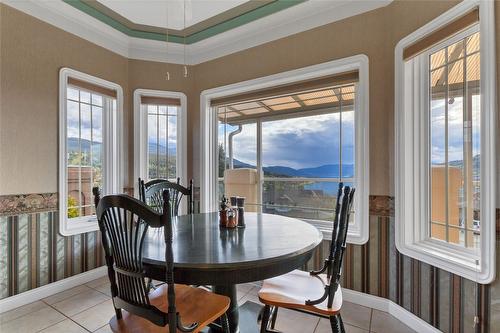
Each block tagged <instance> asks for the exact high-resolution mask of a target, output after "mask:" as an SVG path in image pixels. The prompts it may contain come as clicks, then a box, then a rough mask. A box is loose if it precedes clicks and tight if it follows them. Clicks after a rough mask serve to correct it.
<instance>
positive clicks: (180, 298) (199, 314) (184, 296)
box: [109, 284, 230, 333]
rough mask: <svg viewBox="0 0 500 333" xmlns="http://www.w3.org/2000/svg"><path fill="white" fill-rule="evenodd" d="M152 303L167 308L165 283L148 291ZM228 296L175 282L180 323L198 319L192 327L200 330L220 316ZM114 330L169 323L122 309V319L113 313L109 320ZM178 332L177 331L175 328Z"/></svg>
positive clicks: (152, 329)
mask: <svg viewBox="0 0 500 333" xmlns="http://www.w3.org/2000/svg"><path fill="white" fill-rule="evenodd" d="M149 300H150V303H151V305H154V306H156V307H157V308H158V309H160V310H161V311H163V312H165V313H166V312H167V307H168V301H167V285H166V284H165V285H162V286H160V287H159V288H158V289H156V290H154V291H153V292H151V294H150V295H149ZM229 303H230V299H229V297H226V296H223V295H218V294H214V293H211V292H209V291H206V290H203V289H201V288H194V287H190V286H186V285H181V284H176V285H175V307H176V310H177V312H179V314H180V317H181V320H182V324H183V325H184V326H188V325H189V324H192V323H198V327H197V328H196V329H195V330H194V331H193V332H194V333H196V332H199V331H200V330H201V329H203V327H206V326H207V325H208V324H210V323H212V322H213V321H215V320H216V319H218V318H219V317H220V316H222V315H223V314H224V313H225V312H226V310H227V309H228V308H229ZM109 325H110V326H111V330H112V331H113V332H123V333H132V332H133V333H136V332H137V333H139V332H153V333H155V332H158V333H159V332H162V333H166V332H169V329H168V325H167V326H165V327H162V326H158V325H155V324H153V323H152V322H150V321H149V320H147V319H145V318H142V317H140V316H136V315H133V314H131V313H129V312H127V311H125V310H122V319H118V320H117V319H116V316H113V318H111V320H110V321H109ZM177 332H180V331H179V330H177Z"/></svg>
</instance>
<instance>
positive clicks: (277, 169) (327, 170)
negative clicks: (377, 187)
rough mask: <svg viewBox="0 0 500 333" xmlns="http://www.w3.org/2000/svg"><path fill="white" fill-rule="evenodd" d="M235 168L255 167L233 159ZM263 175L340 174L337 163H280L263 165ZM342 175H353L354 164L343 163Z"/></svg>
mask: <svg viewBox="0 0 500 333" xmlns="http://www.w3.org/2000/svg"><path fill="white" fill-rule="evenodd" d="M233 165H234V167H235V168H255V166H254V165H251V164H248V163H245V162H242V161H239V160H237V159H234V160H233ZM263 170H264V175H266V176H275V177H307V178H338V177H339V174H340V172H339V171H340V165H339V164H325V165H321V166H318V167H313V168H301V169H294V168H290V167H285V166H281V165H274V166H265V167H263ZM342 176H343V177H354V165H353V164H344V165H343V169H342Z"/></svg>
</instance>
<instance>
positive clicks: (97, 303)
mask: <svg viewBox="0 0 500 333" xmlns="http://www.w3.org/2000/svg"><path fill="white" fill-rule="evenodd" d="M89 288H90V287H89ZM77 295H79V294H77ZM74 296H76V295H74ZM106 296H107V295H106ZM107 301H109V299H107V300H105V301H102V302H99V303H97V304H95V305H92V306H91V307H89V308H87V309H85V310H82V311H80V312H77V313H75V314H74V315H73V316H76V315H78V314H80V313H82V312H84V311H87V310H90V309H92V308H94V307H96V306H98V305H101V304H103V303H105V302H107ZM42 302H43V303H45V302H44V301H43V300H42ZM58 303H59V302H58ZM45 304H46V305H48V306H49V307H51V308H52V309H54V310H56V311H57V312H59V313H60V314H62V315H63V316H64V317H66V318H68V319H69V320H71V321H72V322H74V323H75V324H77V325H78V326H80V327H81V328H83V329H84V330H85V331H87V332H91V331H90V330H88V329H86V328H85V327H83V326H82V325H80V324H79V323H78V322H76V321H75V320H73V318H71V317H69V316H67V315H66V314H64V313H62V312H61V311H59V310H58V309H56V308H55V307H53V306H52V305H50V304H47V303H45ZM54 304H55V303H54ZM59 323H60V322H58V323H57V324H59ZM54 325H55V324H54ZM54 325H51V326H54ZM51 326H49V327H51ZM104 326H105V325H104ZM46 328H48V327H46ZM100 328H102V327H99V328H98V329H100ZM44 329H45V328H44Z"/></svg>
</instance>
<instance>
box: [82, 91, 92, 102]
mask: <svg viewBox="0 0 500 333" xmlns="http://www.w3.org/2000/svg"><path fill="white" fill-rule="evenodd" d="M80 102H82V103H87V104H90V93H89V92H87V91H84V90H80Z"/></svg>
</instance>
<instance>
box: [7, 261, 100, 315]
mask: <svg viewBox="0 0 500 333" xmlns="http://www.w3.org/2000/svg"><path fill="white" fill-rule="evenodd" d="M106 274H107V267H106V266H102V267H99V268H96V269H93V270H90V271H88V272H84V273H81V274H77V275H75V276H71V277H69V278H66V279H63V280H59V281H56V282H53V283H49V284H47V285H45V286H42V287H38V288H35V289H31V290H28V291H25V292H24V293H21V294H18V295H14V296H10V297H7V298H4V299H1V300H0V313H3V312H6V311H9V310H12V309H15V308H17V307H20V306H23V305H26V304H29V303H32V302H35V301H38V300H40V299H42V298H45V297H49V296H51V295H54V294H57V293H60V292H61V291H65V290H67V289H71V288H74V287H77V286H79V285H82V284H84V283H87V282H90V281H92V280H95V279H98V278H100V277H103V276H105V275H106Z"/></svg>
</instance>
